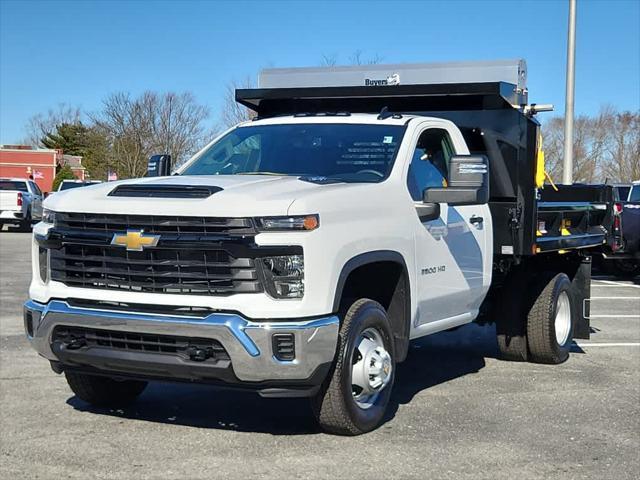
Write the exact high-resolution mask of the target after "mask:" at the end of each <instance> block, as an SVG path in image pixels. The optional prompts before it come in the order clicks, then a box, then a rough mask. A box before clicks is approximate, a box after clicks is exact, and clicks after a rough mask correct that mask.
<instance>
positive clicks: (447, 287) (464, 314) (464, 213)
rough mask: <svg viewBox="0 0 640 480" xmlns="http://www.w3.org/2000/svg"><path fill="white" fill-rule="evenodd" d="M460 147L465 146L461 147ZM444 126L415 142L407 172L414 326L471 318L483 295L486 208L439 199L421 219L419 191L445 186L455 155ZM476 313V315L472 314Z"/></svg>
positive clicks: (433, 129) (426, 130) (454, 149)
mask: <svg viewBox="0 0 640 480" xmlns="http://www.w3.org/2000/svg"><path fill="white" fill-rule="evenodd" d="M460 141H462V140H461V139H460ZM463 148H464V144H463V145H462V148H459V150H461V149H463ZM456 150H457V149H456V146H455V144H454V142H453V140H452V138H451V135H450V133H449V131H448V130H447V129H446V128H433V127H431V128H425V129H424V130H423V131H421V132H420V134H419V136H418V139H417V141H416V144H415V149H414V152H413V157H412V159H411V164H410V166H409V171H408V175H407V186H408V188H409V193H410V195H411V198H412V200H413V202H414V205H415V208H416V212H417V213H418V215H416V222H415V230H414V239H415V258H416V278H417V291H418V292H417V293H418V299H417V300H418V301H417V306H418V314H417V316H416V320H415V322H416V326H419V325H424V324H428V323H432V322H438V321H447V320H450V321H453V322H455V321H456V318H458V320H459V323H458V324H462V323H466V322H467V321H471V320H472V318H469V317H470V316H469V314H470V313H473V312H475V311H476V310H477V308H478V305H479V299H480V301H481V298H482V297H483V295H484V291H485V290H484V283H485V279H484V275H485V269H486V264H487V258H486V255H485V252H486V243H487V232H488V231H490V229H485V228H484V225H482V224H480V225H478V221H477V219H478V218H482V217H483V215H484V216H487V215H486V214H485V213H484V212H485V209H486V210H488V208H487V207H486V206H481V205H465V206H458V207H454V206H449V205H448V204H447V203H444V202H443V203H440V204H439V205H438V206H439V215H437V217H435V218H433V215H432V216H431V217H427V218H422V219H420V218H419V212H420V211H423V208H424V205H425V204H424V203H423V193H424V191H425V190H426V189H428V188H432V187H445V188H446V187H447V186H448V180H447V179H448V175H449V164H450V160H451V158H452V157H453V156H454V155H456V153H459V152H457V151H456ZM473 316H475V314H474V315H473Z"/></svg>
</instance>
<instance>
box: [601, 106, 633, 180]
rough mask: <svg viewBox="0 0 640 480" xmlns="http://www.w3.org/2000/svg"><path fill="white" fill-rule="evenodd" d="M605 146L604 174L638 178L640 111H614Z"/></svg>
mask: <svg viewBox="0 0 640 480" xmlns="http://www.w3.org/2000/svg"><path fill="white" fill-rule="evenodd" d="M609 137H610V141H609V142H607V145H606V146H605V150H606V158H605V161H604V165H603V170H604V173H605V175H606V176H608V177H610V178H612V179H614V180H619V181H624V182H629V181H633V180H638V179H640V111H639V112H635V113H632V112H622V113H616V114H615V116H614V117H613V119H612V122H611V128H610V129H609Z"/></svg>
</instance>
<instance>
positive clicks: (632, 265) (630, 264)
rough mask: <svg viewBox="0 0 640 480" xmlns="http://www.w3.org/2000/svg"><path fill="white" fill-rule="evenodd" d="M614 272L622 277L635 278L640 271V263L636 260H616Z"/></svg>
mask: <svg viewBox="0 0 640 480" xmlns="http://www.w3.org/2000/svg"><path fill="white" fill-rule="evenodd" d="M612 270H613V274H614V275H615V276H616V277H621V278H633V277H635V276H636V275H638V273H640V263H638V262H636V261H635V260H615V261H614V262H613V268H612Z"/></svg>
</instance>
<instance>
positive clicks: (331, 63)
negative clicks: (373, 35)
mask: <svg viewBox="0 0 640 480" xmlns="http://www.w3.org/2000/svg"><path fill="white" fill-rule="evenodd" d="M363 53H364V52H363V51H362V50H355V51H354V52H353V53H352V54H351V55H349V57H348V63H347V65H377V64H379V63H382V60H383V58H382V57H381V56H380V55H379V54H377V53H376V54H375V55H373V56H372V57H369V58H364V56H363ZM338 65H340V62H339V61H338V54H337V53H332V54H323V55H322V58H320V66H321V67H336V66H338Z"/></svg>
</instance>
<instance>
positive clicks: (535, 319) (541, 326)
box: [527, 273, 575, 364]
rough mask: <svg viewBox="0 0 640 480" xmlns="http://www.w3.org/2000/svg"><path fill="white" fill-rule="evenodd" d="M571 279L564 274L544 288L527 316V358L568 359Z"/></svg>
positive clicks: (572, 316) (572, 322) (572, 310)
mask: <svg viewBox="0 0 640 480" xmlns="http://www.w3.org/2000/svg"><path fill="white" fill-rule="evenodd" d="M573 303H574V302H573V296H572V292H571V281H570V280H569V277H567V275H566V274H564V273H559V274H557V275H556V276H554V277H553V278H552V279H551V280H550V281H549V282H548V283H547V284H546V286H545V287H544V289H543V290H542V292H541V293H540V295H539V296H538V298H537V299H536V301H535V303H534V304H533V307H532V308H531V310H530V311H529V315H528V316H527V343H528V346H529V360H530V361H532V362H534V363H549V364H558V363H562V362H564V361H566V360H567V359H568V358H569V351H570V350H571V343H572V341H573V326H574V325H575V307H574V305H573Z"/></svg>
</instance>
